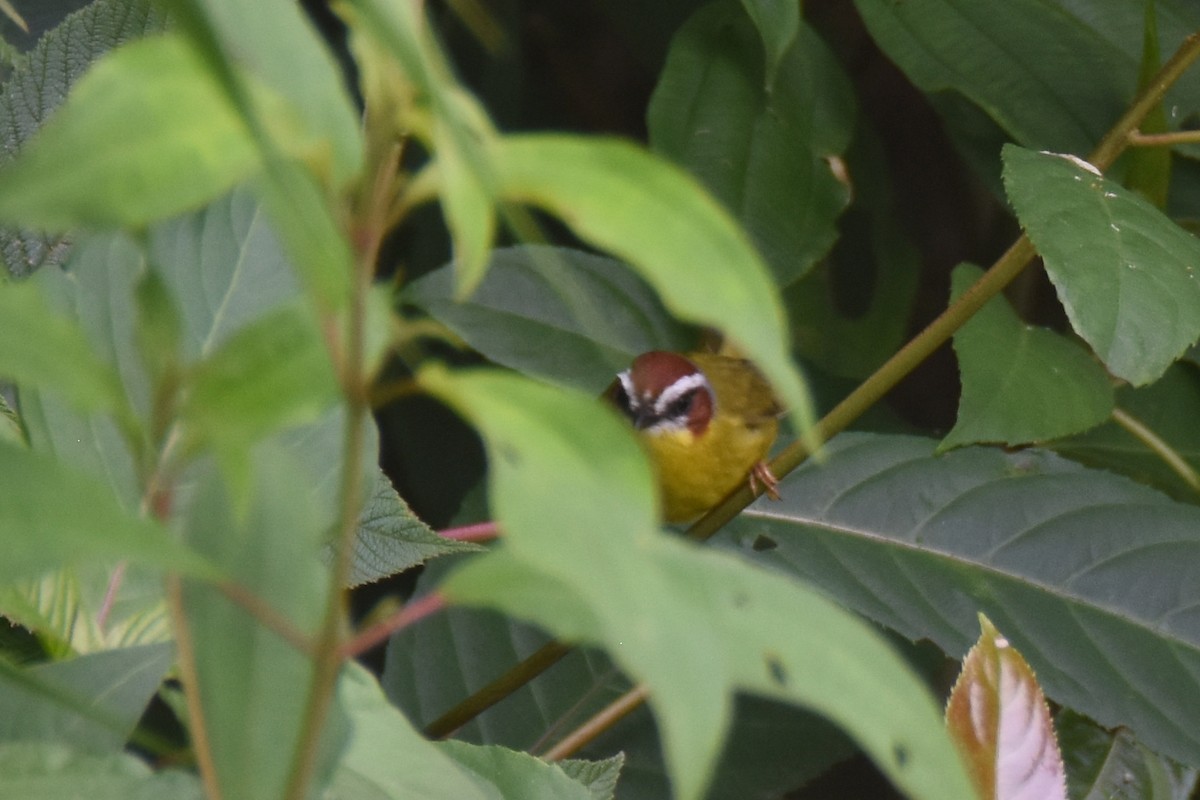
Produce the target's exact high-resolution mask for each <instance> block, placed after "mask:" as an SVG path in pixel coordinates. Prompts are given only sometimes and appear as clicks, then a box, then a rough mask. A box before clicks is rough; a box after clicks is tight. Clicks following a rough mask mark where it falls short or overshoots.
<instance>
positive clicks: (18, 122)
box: [0, 0, 166, 275]
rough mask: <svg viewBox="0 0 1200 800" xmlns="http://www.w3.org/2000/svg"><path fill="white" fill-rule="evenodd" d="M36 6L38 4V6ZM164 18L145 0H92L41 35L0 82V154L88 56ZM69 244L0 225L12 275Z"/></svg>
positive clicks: (51, 107) (55, 102)
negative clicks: (3, 228)
mask: <svg viewBox="0 0 1200 800" xmlns="http://www.w3.org/2000/svg"><path fill="white" fill-rule="evenodd" d="M42 7H44V4H39V10H40V9H41V8H42ZM165 24H166V19H165V15H163V14H161V13H159V11H158V9H157V6H156V5H155V4H154V3H152V2H150V0H97V2H93V3H88V4H87V5H86V6H84V7H83V8H81V9H80V10H79V11H77V12H75V13H73V14H71V15H69V16H68V17H66V19H64V20H62V23H61V24H59V25H58V26H57V27H56V28H54V29H53V30H51V31H49V32H48V33H46V34H45V35H44V36H42V37H41V38H40V39H39V40H38V42H37V45H36V46H35V47H34V48H33V50H32V51H30V52H29V53H27V54H25V55H24V56H22V57H21V58H20V59H19V60H18V61H17V62H16V64H15V65H14V67H13V71H12V74H11V75H9V76H8V78H7V80H5V81H4V84H3V86H0V144H2V145H3V146H2V148H0V152H2V153H3V155H2V156H0V159H2V160H3V161H8V160H11V158H12V153H14V152H16V151H18V150H19V149H20V148H21V146H22V145H23V143H24V142H25V140H26V139H28V138H29V137H30V136H31V135H32V134H33V133H34V132H36V131H37V130H38V128H40V127H41V125H42V123H43V122H44V121H45V120H46V119H47V118H48V117H49V116H50V115H51V114H52V113H53V112H54V111H55V110H56V109H57V108H58V107H59V106H60V105H61V104H62V102H63V99H64V98H65V97H66V96H67V94H68V93H69V91H70V88H71V86H72V84H73V83H74V82H75V81H76V80H77V79H78V78H79V77H80V76H81V75H82V74H84V72H86V70H87V69H88V67H89V66H90V65H91V64H92V62H93V60H94V59H96V58H98V57H99V56H100V55H101V54H103V53H106V52H108V51H109V50H112V49H114V48H116V47H118V46H119V45H121V44H123V43H125V42H127V41H129V40H131V39H135V38H138V37H140V36H145V35H146V34H149V33H157V32H159V31H161V30H162V29H163V28H164V26H165ZM69 249H70V248H69V247H68V246H67V245H66V244H65V243H64V242H63V241H62V240H61V239H60V238H59V237H57V236H46V235H44V234H41V233H35V232H33V231H26V230H22V231H16V230H3V231H0V252H2V253H3V257H4V259H3V260H4V262H5V263H6V264H7V265H8V266H9V267H10V268H11V269H12V270H13V271H14V273H15V274H16V275H27V274H29V273H30V272H32V271H33V270H35V269H36V268H37V267H39V266H41V265H43V264H58V263H61V262H62V260H63V259H64V258H65V256H66V253H67V252H69Z"/></svg>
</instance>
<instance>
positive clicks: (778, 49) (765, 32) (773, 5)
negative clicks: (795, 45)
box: [742, 0, 801, 86]
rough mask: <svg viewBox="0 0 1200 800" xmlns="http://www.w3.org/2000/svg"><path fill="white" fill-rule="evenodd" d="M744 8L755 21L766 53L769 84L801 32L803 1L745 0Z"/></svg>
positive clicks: (767, 82) (767, 80) (743, 2)
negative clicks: (801, 5) (801, 4)
mask: <svg viewBox="0 0 1200 800" xmlns="http://www.w3.org/2000/svg"><path fill="white" fill-rule="evenodd" d="M742 8H743V9H745V11H746V13H747V14H748V15H749V16H750V19H752V20H754V27H755V28H757V29H758V35H759V36H760V37H761V39H762V48H763V50H764V51H765V52H766V59H765V60H764V61H765V74H766V83H765V85H768V86H769V85H770V84H771V81H772V79H773V78H774V77H775V75H776V72H777V70H778V69H779V62H780V61H782V60H783V59H784V57H785V55H784V54H785V53H787V51H788V48H789V47H791V46H792V42H794V41H796V36H797V35H798V34H799V32H800V26H801V21H800V4H799V3H793V2H791V0H742Z"/></svg>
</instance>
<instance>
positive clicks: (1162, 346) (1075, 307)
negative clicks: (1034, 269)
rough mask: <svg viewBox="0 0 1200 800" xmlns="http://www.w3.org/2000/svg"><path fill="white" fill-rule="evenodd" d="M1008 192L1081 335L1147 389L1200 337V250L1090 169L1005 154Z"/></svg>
mask: <svg viewBox="0 0 1200 800" xmlns="http://www.w3.org/2000/svg"><path fill="white" fill-rule="evenodd" d="M1004 185H1005V189H1006V191H1007V192H1008V197H1009V200H1010V201H1011V202H1012V204H1013V207H1014V208H1015V209H1016V212H1017V217H1018V218H1019V219H1020V221H1021V224H1022V226H1023V227H1024V228H1025V230H1026V232H1027V233H1028V234H1029V238H1030V239H1032V240H1033V244H1034V246H1035V247H1037V249H1038V252H1039V253H1040V254H1041V256H1042V258H1043V260H1044V261H1045V264H1046V271H1047V273H1049V275H1050V279H1051V280H1052V281H1053V282H1054V286H1055V288H1056V289H1057V290H1058V298H1059V300H1060V301H1061V302H1062V304H1063V308H1064V309H1066V312H1067V317H1068V318H1069V319H1070V321H1071V326H1072V327H1073V328H1074V329H1075V331H1076V333H1078V334H1079V335H1080V336H1082V337H1083V339H1084V340H1085V341H1087V343H1088V344H1089V345H1091V347H1092V349H1093V350H1094V351H1095V353H1096V355H1097V356H1099V357H1100V359H1101V360H1102V361H1103V362H1104V363H1105V365H1106V366H1107V367H1108V370H1109V372H1111V373H1113V374H1114V375H1116V376H1117V377H1119V378H1124V379H1125V380H1127V381H1129V382H1130V383H1132V384H1133V385H1135V386H1141V385H1143V384H1146V383H1149V382H1150V381H1152V380H1154V379H1156V378H1158V377H1159V376H1161V375H1162V374H1163V372H1165V371H1166V369H1167V366H1168V365H1170V363H1171V362H1172V361H1175V360H1176V359H1177V358H1179V357H1180V356H1181V355H1183V353H1184V351H1185V350H1186V349H1187V348H1188V346H1189V345H1191V344H1192V343H1194V342H1195V341H1196V338H1197V337H1198V336H1200V241H1198V240H1197V239H1196V238H1195V237H1194V236H1192V235H1190V234H1188V233H1187V232H1186V231H1184V230H1183V229H1182V228H1180V227H1179V226H1178V225H1176V224H1175V223H1174V222H1172V221H1171V220H1170V219H1169V218H1167V217H1166V216H1164V215H1163V214H1162V213H1161V212H1160V211H1158V209H1156V208H1154V206H1152V205H1150V204H1149V203H1148V202H1146V201H1145V200H1143V199H1142V198H1141V197H1139V196H1137V195H1135V194H1133V193H1132V192H1129V191H1128V190H1126V189H1123V188H1122V187H1121V186H1119V185H1118V184H1116V183H1114V182H1113V181H1110V180H1107V179H1105V178H1103V177H1101V176H1100V175H1098V174H1095V173H1094V172H1093V171H1090V170H1089V169H1087V168H1085V167H1084V166H1083V165H1081V164H1080V163H1077V162H1075V161H1072V160H1070V159H1068V158H1064V157H1061V156H1056V155H1054V154H1050V153H1034V152H1031V151H1029V150H1023V149H1021V148H1019V147H1015V146H1008V147H1006V148H1005V149H1004Z"/></svg>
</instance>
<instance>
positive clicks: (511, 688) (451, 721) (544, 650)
mask: <svg viewBox="0 0 1200 800" xmlns="http://www.w3.org/2000/svg"><path fill="white" fill-rule="evenodd" d="M571 649H572V648H571V647H570V645H565V644H563V643H562V642H547V643H546V644H544V645H542V646H541V647H540V648H538V650H537V652H535V653H534V654H533V655H531V656H529V657H528V658H526V659H525V660H524V661H522V662H521V663H520V664H517V665H516V666H515V667H513V668H512V669H510V670H509V671H508V672H506V673H504V674H503V675H501V676H500V677H499V678H497V679H496V680H494V681H492V682H491V683H489V684H488V685H487V686H484V687H483V688H482V689H480V690H478V691H476V692H474V693H472V694H471V696H470V697H468V698H467V699H466V700H464V701H463V702H461V703H459V704H458V705H456V706H455V707H454V708H452V709H450V710H449V711H447V712H446V713H445V714H443V715H442V716H440V717H438V718H437V719H435V720H434V721H433V722H431V723H429V724H428V725H426V726H425V735H426V736H428V737H430V738H431V739H442V738H444V737H446V736H449V735H450V734H452V733H454V732H455V731H456V730H458V729H459V728H461V727H462V726H463V725H466V724H467V723H468V722H470V721H471V720H473V719H475V717H477V716H479V715H480V714H482V713H483V712H484V711H487V710H488V709H489V708H491V707H492V706H494V705H496V703H499V702H500V701H501V700H503V699H504V698H506V697H508V696H509V695H510V694H512V693H513V692H515V691H516V690H517V689H520V688H521V687H522V686H524V685H525V684H527V683H529V682H530V681H531V680H533V679H534V678H536V677H537V676H538V675H541V674H542V673H543V672H545V671H546V670H548V669H550V667H552V666H554V665H555V664H557V663H558V662H559V661H561V660H562V659H563V657H565V656H566V655H567V654H568V653H570V652H571Z"/></svg>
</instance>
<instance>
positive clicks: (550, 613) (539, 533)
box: [419, 368, 970, 798]
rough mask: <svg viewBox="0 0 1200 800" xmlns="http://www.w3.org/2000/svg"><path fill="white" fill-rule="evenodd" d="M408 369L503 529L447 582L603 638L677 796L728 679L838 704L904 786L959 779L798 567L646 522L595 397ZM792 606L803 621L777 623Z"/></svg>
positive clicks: (614, 428) (569, 634) (699, 763)
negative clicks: (705, 544)
mask: <svg viewBox="0 0 1200 800" xmlns="http://www.w3.org/2000/svg"><path fill="white" fill-rule="evenodd" d="M419 380H420V382H421V383H422V385H423V386H425V387H426V388H427V389H428V390H429V391H431V392H432V393H434V394H435V395H437V396H439V397H440V398H442V399H443V400H444V401H445V402H447V403H449V404H450V405H451V406H452V407H454V408H456V409H457V410H459V411H460V413H463V414H464V415H466V416H467V417H468V418H469V419H471V420H472V421H473V422H474V423H475V424H476V425H477V426H478V427H479V428H480V431H481V433H482V435H483V437H484V440H485V441H486V443H487V445H488V450H489V453H490V454H491V470H490V479H489V488H490V492H491V496H492V497H493V498H494V501H493V506H494V508H493V511H494V514H495V517H496V520H497V522H498V523H499V524H500V526H501V527H502V528H503V529H504V530H505V531H506V534H507V535H506V538H505V547H503V548H500V549H497V550H493V551H491V552H489V553H488V554H486V555H484V556H480V557H477V558H475V559H473V560H472V561H471V562H469V563H468V564H467V565H466V566H465V567H464V568H463V569H462V570H460V571H459V572H458V573H456V574H455V576H453V577H452V578H451V579H450V580H449V581H448V583H447V584H445V585H444V587H443V590H444V591H445V592H446V594H447V596H448V597H450V598H451V599H453V600H456V601H459V602H466V603H469V604H483V605H489V606H492V607H497V608H500V609H502V610H504V611H506V612H507V613H510V614H513V615H515V616H518V617H521V618H524V619H530V620H534V621H536V622H538V623H539V624H541V625H545V626H547V627H549V628H550V629H552V630H554V631H555V632H556V633H557V634H559V635H560V636H563V637H566V638H569V639H583V640H585V641H590V642H602V643H604V644H605V645H606V647H607V649H608V651H609V652H610V654H611V655H612V656H613V657H614V658H615V659H616V660H617V661H618V663H619V664H620V665H621V666H622V668H623V669H625V670H626V671H627V672H628V673H630V674H631V675H633V676H634V677H636V678H637V679H639V680H641V681H644V682H645V683H646V684H647V686H648V687H649V690H650V695H651V701H650V702H651V705H652V707H653V709H654V711H655V714H656V717H657V719H658V721H659V724H660V730H661V731H662V737H663V742H664V750H665V752H666V754H667V764H668V766H669V768H670V773H671V776H672V781H673V784H674V786H675V788H676V792H677V795H678V796H679V797H682V798H694V797H698V796H699V795H700V793H701V791H702V789H703V788H704V787H705V786H706V784H707V783H708V780H709V778H710V776H711V770H712V765H713V763H714V761H715V756H716V754H717V748H718V745H719V743H720V742H721V740H722V738H723V736H724V733H725V731H726V728H727V726H728V723H729V715H730V710H731V705H732V694H733V692H734V690H735V689H745V690H750V691H753V692H756V693H759V694H765V695H767V696H770V697H776V698H780V699H784V700H787V701H789V702H794V703H798V704H801V705H804V706H806V707H810V708H813V709H815V710H817V711H818V712H819V713H821V714H822V715H824V716H827V717H829V718H831V719H833V720H835V721H836V722H837V723H838V724H839V725H840V726H842V727H844V728H846V729H847V730H848V731H849V732H850V733H851V734H852V735H853V736H854V737H855V738H856V740H858V741H859V742H860V743H861V744H862V745H863V746H864V747H865V748H866V749H867V750H868V751H869V752H870V753H871V754H872V757H873V758H874V759H875V760H876V761H877V763H878V764H879V765H880V767H881V768H882V769H883V770H884V771H885V772H886V773H887V774H888V775H889V777H891V778H892V779H893V780H894V781H895V782H896V783H897V784H898V785H899V786H901V787H903V788H905V789H907V790H909V791H912V792H913V793H917V794H921V793H923V794H922V796H924V797H929V798H935V797H943V796H944V797H946V798H951V797H954V798H961V797H963V796H967V795H968V794H969V792H970V789H969V788H968V786H969V784H968V783H967V779H966V776H965V774H964V773H963V772H962V770H961V766H960V765H959V764H958V761H957V756H956V755H955V753H954V751H953V748H952V747H951V745H950V743H949V741H948V740H947V739H946V738H945V733H944V731H943V730H942V726H941V720H940V716H939V714H938V712H937V709H936V706H935V705H934V703H933V701H932V698H931V697H929V696H928V694H926V693H925V691H924V689H923V688H922V687H921V684H920V682H919V680H918V679H917V678H916V677H915V676H913V675H912V674H911V673H910V672H909V671H908V668H907V667H906V666H905V665H904V662H903V661H902V660H901V659H900V658H899V657H898V656H896V655H895V654H894V653H892V652H891V651H890V649H889V648H888V647H887V646H886V645H885V644H884V643H883V642H882V640H880V639H879V638H878V636H877V635H876V634H875V633H874V632H872V631H870V630H869V629H868V628H867V627H865V626H863V625H862V624H861V623H860V622H858V621H857V620H856V619H855V618H853V617H852V616H850V615H849V614H847V613H846V612H844V611H842V610H840V609H838V608H837V607H835V606H834V605H833V604H832V603H830V602H829V601H827V600H825V599H824V598H823V597H822V596H820V595H819V594H817V593H816V592H812V591H810V590H808V589H806V588H805V587H803V586H801V585H799V584H795V583H792V582H790V581H787V580H785V579H783V578H780V577H777V576H772V575H770V574H769V573H766V572H760V571H758V570H755V569H752V568H748V567H747V566H746V565H744V564H741V563H738V562H737V561H735V560H733V559H729V558H727V557H722V556H720V555H717V554H713V553H710V552H706V551H703V550H701V549H698V548H696V547H694V546H688V545H686V544H684V543H682V542H680V541H678V540H676V539H672V538H670V537H666V536H662V535H661V534H658V533H656V532H655V530H654V523H653V515H652V512H653V507H652V505H651V503H650V497H649V496H648V486H649V475H648V473H647V465H646V463H645V461H644V458H643V456H642V454H641V453H640V452H639V450H638V448H637V446H636V444H635V443H634V442H633V441H632V440H631V439H630V438H629V436H628V433H627V431H625V430H623V429H622V428H621V426H620V421H619V420H617V419H616V418H615V417H614V416H613V415H612V414H610V413H609V412H608V411H607V410H606V409H603V408H601V407H599V406H598V403H597V401H596V400H595V399H593V398H591V397H589V396H586V395H577V394H574V393H567V392H565V391H562V390H556V389H554V388H551V387H547V386H544V385H541V384H535V383H532V382H530V381H528V380H524V379H521V378H518V377H516V376H513V375H508V374H497V373H487V372H475V373H471V374H467V373H460V374H457V375H450V374H448V373H445V372H443V371H441V370H434V369H433V368H427V369H426V370H423V371H422V372H421V373H420V375H419ZM548 497H550V498H554V502H553V503H547V502H546V498H548ZM568 520H569V522H567V521H568ZM596 530H604V531H606V532H607V533H606V535H605V536H603V537H596V536H594V535H592V534H593V532H594V531H596ZM630 551H634V552H636V553H637V555H638V557H637V558H629V557H628V553H629V552H630ZM583 553H587V557H586V558H583V557H582V554H583ZM797 617H801V618H803V619H805V625H804V628H803V630H802V631H801V630H795V629H791V630H790V633H791V635H788V634H781V631H788V630H789V620H794V619H796V618H797ZM633 620H637V624H636V625H634V624H632V622H631V621H633ZM818 643H819V644H818ZM831 647H832V648H833V649H831ZM817 650H820V651H822V652H823V654H825V655H827V656H828V658H827V659H825V658H822V659H812V658H811V657H810V655H811V653H813V652H815V651H817ZM713 653H721V654H722V657H721V658H720V659H713V658H712V654H713ZM884 698H887V699H886V700H885V699H884ZM897 698H904V700H903V701H902V702H898V700H897ZM885 709H886V710H885Z"/></svg>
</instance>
